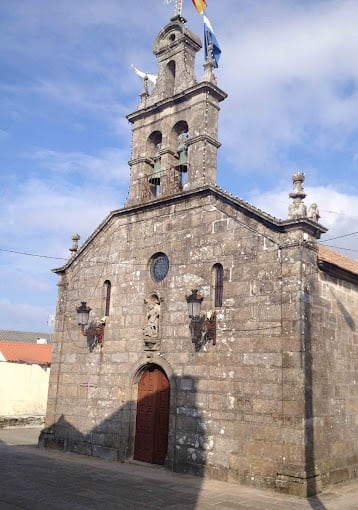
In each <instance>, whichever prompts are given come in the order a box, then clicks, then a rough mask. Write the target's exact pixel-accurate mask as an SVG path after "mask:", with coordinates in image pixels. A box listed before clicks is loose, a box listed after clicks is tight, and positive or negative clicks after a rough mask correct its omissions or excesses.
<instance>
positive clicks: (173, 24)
mask: <svg viewBox="0 0 358 510" xmlns="http://www.w3.org/2000/svg"><path fill="white" fill-rule="evenodd" d="M185 23H186V20H185V19H184V18H183V17H182V16H181V15H176V16H175V17H174V18H172V19H171V20H170V22H169V23H168V24H167V25H166V26H165V27H164V28H163V29H162V30H161V31H160V32H159V34H158V36H157V37H156V39H155V41H154V46H153V53H154V54H155V56H156V58H157V61H158V76H157V79H156V82H155V85H154V87H153V89H152V90H150V89H149V79H148V76H147V75H145V76H144V79H143V91H142V93H141V101H140V103H139V105H138V108H137V110H136V111H135V112H134V113H131V114H129V115H128V116H127V119H128V120H129V122H131V124H132V156H131V160H130V161H129V165H130V168H131V176H130V195H129V200H128V201H127V205H129V206H132V205H137V204H141V203H145V202H148V201H151V200H156V199H160V198H164V197H168V196H171V195H174V194H177V193H181V192H182V191H185V190H190V189H194V188H197V187H201V186H204V185H206V184H215V182H216V164H217V149H218V148H219V147H220V143H219V141H218V140H217V131H218V114H219V110H220V108H219V103H220V101H222V100H224V99H225V98H226V97H227V95H226V93H225V92H223V91H222V90H221V89H220V88H219V87H218V86H217V85H216V78H215V76H214V73H213V68H214V64H213V61H212V59H211V57H210V56H209V57H208V60H207V61H206V63H205V65H204V68H205V72H204V76H203V78H202V79H201V80H200V81H198V80H197V79H196V76H195V56H196V53H197V52H198V51H199V50H200V49H201V47H202V46H201V41H200V39H199V38H198V37H197V36H196V35H195V34H193V33H192V32H191V31H190V30H189V29H188V28H187V27H186V25H185Z"/></svg>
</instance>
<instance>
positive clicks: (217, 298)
mask: <svg viewBox="0 0 358 510" xmlns="http://www.w3.org/2000/svg"><path fill="white" fill-rule="evenodd" d="M212 289H213V294H212V295H213V305H214V306H215V308H218V307H220V306H222V304H223V290H224V268H223V266H222V265H221V264H214V266H213V269H212Z"/></svg>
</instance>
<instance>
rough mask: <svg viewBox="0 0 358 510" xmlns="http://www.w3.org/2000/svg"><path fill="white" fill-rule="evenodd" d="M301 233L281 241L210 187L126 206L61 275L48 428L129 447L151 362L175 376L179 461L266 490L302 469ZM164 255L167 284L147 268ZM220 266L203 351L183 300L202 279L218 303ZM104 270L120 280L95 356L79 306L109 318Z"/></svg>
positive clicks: (113, 448) (95, 444)
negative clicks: (139, 391) (151, 330)
mask: <svg viewBox="0 0 358 510" xmlns="http://www.w3.org/2000/svg"><path fill="white" fill-rule="evenodd" d="M258 234H260V235H258ZM295 235H296V236H297V235H298V234H297V232H296V233H293V234H289V235H287V236H286V237H287V239H286V241H287V246H286V247H285V248H284V249H279V248H278V242H279V241H280V243H281V244H282V241H283V239H280V235H279V234H278V233H277V232H275V231H273V230H269V229H268V227H266V226H264V225H263V224H262V223H261V224H260V223H259V222H258V221H257V219H255V218H254V217H253V215H251V216H250V215H249V214H247V213H244V212H243V211H240V210H239V209H234V208H233V207H232V206H231V205H229V204H227V203H225V201H221V200H217V199H216V198H215V197H214V196H210V195H200V194H197V195H192V196H191V198H190V199H188V200H184V199H183V200H174V201H172V202H168V204H167V205H162V206H161V207H156V208H151V207H147V208H140V209H133V210H131V211H130V212H128V214H120V215H118V216H114V217H113V218H112V219H111V221H110V222H108V223H107V224H106V225H105V226H104V228H103V229H102V230H101V231H100V232H99V233H98V234H97V236H96V237H95V239H93V240H92V242H91V243H90V244H89V245H88V247H87V248H86V249H85V250H83V251H82V252H81V254H80V255H79V256H78V257H77V258H76V260H75V261H74V262H73V263H72V265H71V266H70V267H69V268H68V269H67V271H66V272H65V274H63V275H62V276H61V278H60V287H59V301H58V310H57V320H56V332H55V345H54V352H53V364H52V374H51V384H50V392H49V402H48V411H47V425H48V426H50V427H51V426H52V425H53V424H56V427H53V428H52V432H53V434H54V435H53V436H52V440H54V441H55V442H56V441H57V442H58V443H61V441H62V443H63V445H64V446H65V447H67V448H71V449H75V450H76V451H83V452H84V453H91V454H96V455H102V456H106V457H109V458H120V459H122V460H123V459H125V458H128V457H130V456H131V454H132V452H133V438H134V433H135V430H134V428H135V410H136V384H137V382H138V378H139V376H140V373H141V370H142V369H143V368H144V367H145V366H146V365H147V364H148V363H152V364H157V365H158V366H161V367H163V369H164V370H165V372H166V374H167V376H168V378H169V379H170V381H171V415H170V431H169V447H168V459H167V464H168V465H169V466H171V467H172V468H174V469H176V470H179V471H185V472H186V471H190V472H196V473H199V474H204V473H208V474H210V475H211V476H214V477H216V478H219V479H223V480H228V479H229V480H238V481H246V482H249V483H254V484H257V485H261V486H262V485H269V486H274V485H275V484H276V477H277V472H278V470H279V466H280V465H282V464H285V465H286V464H287V463H289V464H290V465H291V464H292V465H295V466H297V465H299V466H301V467H302V466H303V465H304V461H305V457H304V445H303V434H304V429H303V423H302V405H303V401H304V389H303V385H304V375H303V369H302V366H301V365H300V364H296V361H297V359H298V358H299V354H298V353H299V352H300V350H301V343H300V342H301V336H300V313H301V285H300V281H299V277H300V272H301V261H300V251H299V249H298V248H297V246H296V244H297V240H295ZM300 235H301V234H300ZM270 239H271V240H270ZM311 251H312V250H309V252H311ZM156 252H164V253H166V254H167V255H168V257H169V259H170V264H171V265H170V271H169V274H168V276H167V277H166V278H165V279H164V280H163V281H162V282H161V283H155V282H153V280H152V279H151V277H150V275H149V265H150V264H149V261H150V258H151V256H152V255H153V254H154V253H156ZM313 253H314V252H313ZM103 260H105V261H106V263H105V264H103V263H100V261H103ZM215 263H221V264H222V265H223V267H224V272H225V281H224V302H223V306H222V308H220V309H218V310H217V314H218V323H217V327H218V332H217V344H216V345H215V346H214V345H211V344H206V345H204V346H203V347H202V348H201V349H200V350H199V351H196V350H195V346H194V345H193V344H192V342H191V338H190V333H189V319H188V317H187V304H186V300H185V296H186V295H188V294H189V293H190V291H191V289H193V288H198V289H199V290H200V291H201V292H202V294H203V295H204V301H203V311H208V310H210V309H211V308H212V306H213V305H212V302H211V268H212V266H213V264H215ZM105 280H110V281H111V283H112V296H111V312H110V316H109V320H108V323H107V325H106V328H105V344H104V347H103V349H102V350H100V348H99V347H96V348H95V349H94V350H93V352H89V349H88V348H87V345H86V338H85V337H83V336H81V333H80V330H79V328H78V326H77V324H76V317H75V310H76V306H78V304H79V302H80V301H81V300H84V299H86V300H87V302H88V304H89V305H90V306H91V307H92V309H93V310H95V311H96V314H97V316H98V317H101V315H102V310H103V303H102V302H101V300H102V294H101V292H102V285H103V282H104V281H105ZM153 292H156V293H157V295H158V296H159V297H160V299H161V313H160V315H161V320H160V335H159V336H160V339H159V340H160V341H159V343H158V345H157V346H156V349H157V350H156V351H154V352H151V351H146V350H145V345H144V338H143V329H144V328H145V325H146V320H147V319H146V304H145V298H146V297H147V296H149V295H150V294H151V293H153Z"/></svg>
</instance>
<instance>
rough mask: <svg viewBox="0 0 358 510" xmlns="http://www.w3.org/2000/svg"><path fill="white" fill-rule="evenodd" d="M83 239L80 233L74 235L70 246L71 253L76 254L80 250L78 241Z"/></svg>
mask: <svg viewBox="0 0 358 510" xmlns="http://www.w3.org/2000/svg"><path fill="white" fill-rule="evenodd" d="M80 239H81V236H80V235H79V234H73V236H72V241H73V243H72V246H71V248H69V250H70V252H71V255H74V254H75V253H76V252H77V250H78V241H79V240H80Z"/></svg>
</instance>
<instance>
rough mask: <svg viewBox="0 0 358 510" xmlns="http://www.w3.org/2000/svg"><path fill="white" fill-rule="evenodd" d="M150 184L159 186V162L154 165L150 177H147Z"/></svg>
mask: <svg viewBox="0 0 358 510" xmlns="http://www.w3.org/2000/svg"><path fill="white" fill-rule="evenodd" d="M149 182H150V184H155V185H156V186H158V185H159V184H160V162H159V161H157V162H155V163H154V169H153V173H152V175H151V176H150V177H149Z"/></svg>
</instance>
